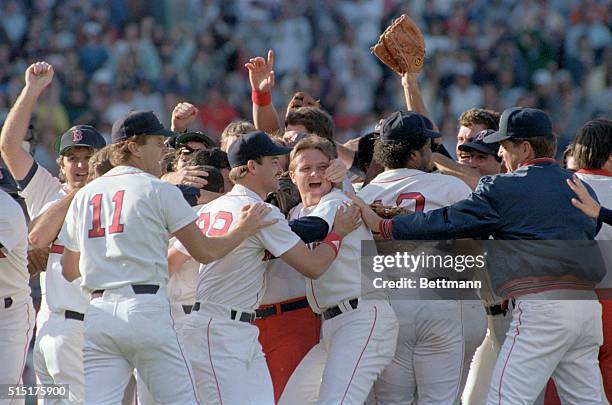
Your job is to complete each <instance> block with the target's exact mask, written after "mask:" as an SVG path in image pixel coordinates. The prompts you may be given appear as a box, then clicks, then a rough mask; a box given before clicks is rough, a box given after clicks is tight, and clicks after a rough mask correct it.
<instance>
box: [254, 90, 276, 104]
mask: <svg viewBox="0 0 612 405" xmlns="http://www.w3.org/2000/svg"><path fill="white" fill-rule="evenodd" d="M251 101H253V104H255V105H257V106H259V107H265V106H267V105H270V104H272V93H270V92H269V91H264V92H261V91H257V90H253V91H252V92H251Z"/></svg>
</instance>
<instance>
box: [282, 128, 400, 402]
mask: <svg viewBox="0 0 612 405" xmlns="http://www.w3.org/2000/svg"><path fill="white" fill-rule="evenodd" d="M332 157H333V145H332V144H331V142H329V141H328V140H325V139H323V138H320V137H317V136H311V137H308V138H306V139H304V140H302V141H300V142H299V143H298V144H297V145H296V146H295V147H294V149H293V151H292V152H291V159H290V161H291V163H290V165H289V172H290V175H291V179H292V181H293V182H294V183H295V184H296V186H297V187H298V190H299V192H300V195H301V197H302V202H301V203H300V204H299V205H298V206H296V207H295V208H293V209H292V210H291V213H290V218H291V219H298V218H304V217H311V218H317V219H320V220H323V221H324V222H322V225H323V226H324V228H325V233H327V230H329V229H330V228H331V227H332V224H333V221H334V215H335V212H336V210H337V208H338V207H340V206H342V205H343V204H344V201H346V199H347V197H346V195H345V194H343V193H342V192H341V191H340V190H338V189H335V188H333V186H332V183H331V182H330V181H329V179H327V178H326V177H325V172H326V170H327V168H328V167H329V165H330V161H331V159H332ZM363 240H372V234H371V233H370V231H369V230H368V229H366V228H365V226H364V225H361V226H360V227H359V228H357V230H355V231H354V232H351V233H350V234H349V235H348V236H347V237H345V239H344V241H343V247H342V249H341V251H340V253H339V255H338V258H337V259H336V260H335V261H334V262H333V263H332V264H331V266H330V267H329V269H328V270H327V272H326V273H325V274H324V275H323V276H321V277H320V278H319V279H316V280H312V279H307V280H306V292H307V297H308V302H309V304H310V307H311V308H312V310H313V311H314V312H316V313H317V314H320V315H321V316H322V318H323V325H322V337H321V341H320V342H319V343H318V344H317V345H316V346H314V347H313V348H312V349H311V350H310V351H309V352H308V354H307V355H306V356H305V357H304V359H303V360H302V361H301V362H300V365H299V366H298V368H297V369H296V370H295V372H294V373H293V375H292V376H291V378H290V380H289V382H288V383H287V386H286V387H285V391H284V392H283V395H282V397H281V399H280V401H279V404H311V403H319V404H363V403H364V401H365V400H366V398H367V396H368V393H369V392H370V390H371V388H372V385H373V384H374V381H375V380H376V378H377V377H378V375H380V373H381V372H382V370H383V369H384V367H385V366H386V365H387V364H389V362H390V361H391V359H392V357H393V354H394V352H395V343H396V341H397V330H398V325H397V319H396V317H395V314H394V313H393V310H392V309H391V306H390V305H389V302H388V296H387V294H386V292H384V291H380V290H365V291H362V285H361V271H360V266H359V263H360V259H361V241H363ZM314 246H316V244H314Z"/></svg>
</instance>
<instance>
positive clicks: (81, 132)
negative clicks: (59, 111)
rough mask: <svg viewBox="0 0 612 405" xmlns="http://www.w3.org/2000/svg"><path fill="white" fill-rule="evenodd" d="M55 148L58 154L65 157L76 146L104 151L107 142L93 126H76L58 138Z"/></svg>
mask: <svg viewBox="0 0 612 405" xmlns="http://www.w3.org/2000/svg"><path fill="white" fill-rule="evenodd" d="M54 146H55V151H56V152H57V153H59V154H60V155H64V154H66V152H68V151H69V150H70V149H72V148H74V147H75V146H85V147H89V148H94V149H102V148H103V147H105V146H106V141H105V140H104V137H102V135H101V134H100V133H99V132H98V130H97V129H95V128H94V127H92V126H91V125H75V126H74V127H72V128H70V129H69V130H68V131H66V132H65V133H64V134H63V135H62V136H61V137H58V138H56V139H55V145H54Z"/></svg>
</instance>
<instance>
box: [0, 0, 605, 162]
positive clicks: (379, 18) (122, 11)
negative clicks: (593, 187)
mask: <svg viewBox="0 0 612 405" xmlns="http://www.w3.org/2000/svg"><path fill="white" fill-rule="evenodd" d="M401 13H406V14H408V15H410V16H411V17H412V18H413V19H414V20H415V21H416V22H417V24H418V26H419V27H420V28H421V29H422V31H423V33H424V35H425V41H426V46H427V59H426V64H425V69H424V73H423V74H422V75H421V78H420V79H421V90H422V95H423V98H424V100H425V104H426V105H427V108H428V109H429V112H430V113H431V116H432V118H433V119H434V120H435V121H436V123H437V124H438V125H439V126H440V128H441V130H442V132H443V134H444V135H445V136H446V137H447V138H448V139H451V138H453V139H454V137H455V134H456V127H457V118H458V116H459V114H460V113H461V112H462V111H464V110H466V109H468V108H470V107H484V108H488V109H493V110H497V111H502V110H503V109H505V108H506V107H509V106H512V105H520V106H525V107H537V108H541V109H544V110H546V111H547V112H548V113H549V114H550V115H551V117H552V119H553V123H554V125H555V131H556V132H557V133H558V134H559V135H560V136H561V138H562V144H564V143H567V141H569V140H570V139H571V138H573V136H574V134H575V132H576V129H578V128H579V127H580V126H581V125H582V124H583V123H584V122H586V121H587V120H589V119H592V118H594V117H601V116H604V117H608V118H609V117H610V116H612V33H611V26H612V24H611V22H612V2H609V1H606V0H523V1H518V0H428V1H400V0H337V1H325V0H293V1H282V0H88V1H83V0H2V1H0V123H2V122H3V121H4V118H5V117H6V114H7V112H8V109H9V108H10V106H11V105H12V104H13V102H14V100H15V98H16V97H17V94H18V92H19V90H20V89H21V87H22V81H23V71H24V70H25V68H26V67H27V66H28V65H29V64H30V63H31V62H33V61H35V60H40V59H44V60H47V61H48V62H49V63H51V64H52V65H53V66H54V67H55V70H56V77H57V80H55V81H54V82H53V85H52V86H51V88H50V89H49V90H47V91H46V92H45V94H44V95H43V99H42V100H41V101H42V102H40V103H39V104H38V106H37V108H36V111H35V121H34V122H33V124H34V127H35V131H36V132H37V134H38V137H39V146H38V148H37V150H36V155H35V158H36V159H37V160H38V161H39V162H41V164H43V165H44V166H45V167H47V168H49V169H50V170H51V171H52V172H53V173H57V167H56V164H55V158H56V154H55V152H54V150H53V147H52V144H53V140H54V139H55V137H56V136H57V135H59V134H61V133H63V132H64V131H65V130H66V129H68V128H69V127H70V126H71V125H74V124H82V123H87V124H92V125H94V126H96V127H97V128H99V129H100V130H101V131H102V132H103V133H105V134H110V126H111V123H112V122H113V121H115V120H116V119H117V118H119V117H120V116H122V115H123V114H124V113H126V112H127V111H129V110H130V109H152V110H154V111H155V112H156V113H157V114H158V116H159V117H160V118H161V119H162V121H164V122H165V123H166V124H167V123H168V122H169V120H170V117H169V114H170V111H172V108H173V107H174V106H175V105H176V104H177V102H178V101H183V100H184V101H190V102H191V103H193V104H194V105H196V106H197V107H198V108H199V110H200V114H199V116H198V118H199V120H198V122H197V125H196V127H195V128H194V129H204V130H205V131H206V132H207V133H209V134H210V135H211V136H213V137H216V138H218V137H219V135H220V133H221V131H222V129H223V128H224V127H225V126H226V125H227V124H228V123H229V122H230V121H231V120H233V119H235V118H239V117H240V118H245V119H250V118H251V105H252V104H251V98H250V86H249V83H248V72H247V70H246V69H245V67H244V63H245V62H247V61H248V59H249V58H251V57H254V56H264V57H265V55H266V53H267V50H268V49H269V48H270V47H271V48H272V49H273V50H274V51H275V55H276V61H275V65H274V70H275V73H276V86H275V88H274V93H273V101H274V103H275V105H277V107H278V109H279V112H280V113H281V114H282V113H283V112H284V111H283V110H282V108H283V107H284V106H285V105H286V102H287V101H288V99H289V98H290V97H291V95H292V94H293V93H294V91H296V90H298V89H299V90H303V91H307V92H309V93H311V94H312V95H313V96H314V97H316V98H319V99H320V100H321V105H322V107H323V108H325V109H326V110H328V111H329V112H330V113H332V115H333V117H334V119H335V123H336V129H337V131H336V133H337V137H338V140H339V141H345V140H348V139H350V138H353V137H356V136H358V135H360V134H363V133H364V132H366V131H368V130H370V129H371V128H372V127H373V126H374V124H375V123H376V122H378V120H379V119H380V117H382V116H384V115H386V114H387V113H389V112H391V111H393V110H397V109H399V108H402V107H403V106H404V105H405V104H404V101H403V94H402V87H401V85H400V80H399V77H398V76H397V75H396V74H395V73H393V72H392V71H391V70H390V69H388V68H386V67H385V66H384V65H382V63H380V62H379V61H378V60H377V59H376V58H375V57H374V56H373V55H372V54H371V53H370V50H369V48H370V46H372V45H373V44H374V43H376V40H377V39H378V36H379V34H380V33H381V32H382V31H383V30H384V28H385V27H386V26H387V25H388V24H389V23H390V21H391V20H392V18H394V17H397V16H398V15H400V14H401Z"/></svg>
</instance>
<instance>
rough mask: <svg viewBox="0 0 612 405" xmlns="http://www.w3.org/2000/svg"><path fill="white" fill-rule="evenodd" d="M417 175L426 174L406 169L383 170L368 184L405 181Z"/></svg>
mask: <svg viewBox="0 0 612 405" xmlns="http://www.w3.org/2000/svg"><path fill="white" fill-rule="evenodd" d="M419 174H426V173H425V172H424V171H421V170H417V169H408V168H402V169H391V170H385V171H384V172H382V173H380V174H379V175H378V176H376V177H375V178H374V179H373V180H372V181H371V182H370V184H377V183H387V182H393V181H398V180H402V179H406V178H408V177H412V176H418V175H419Z"/></svg>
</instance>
